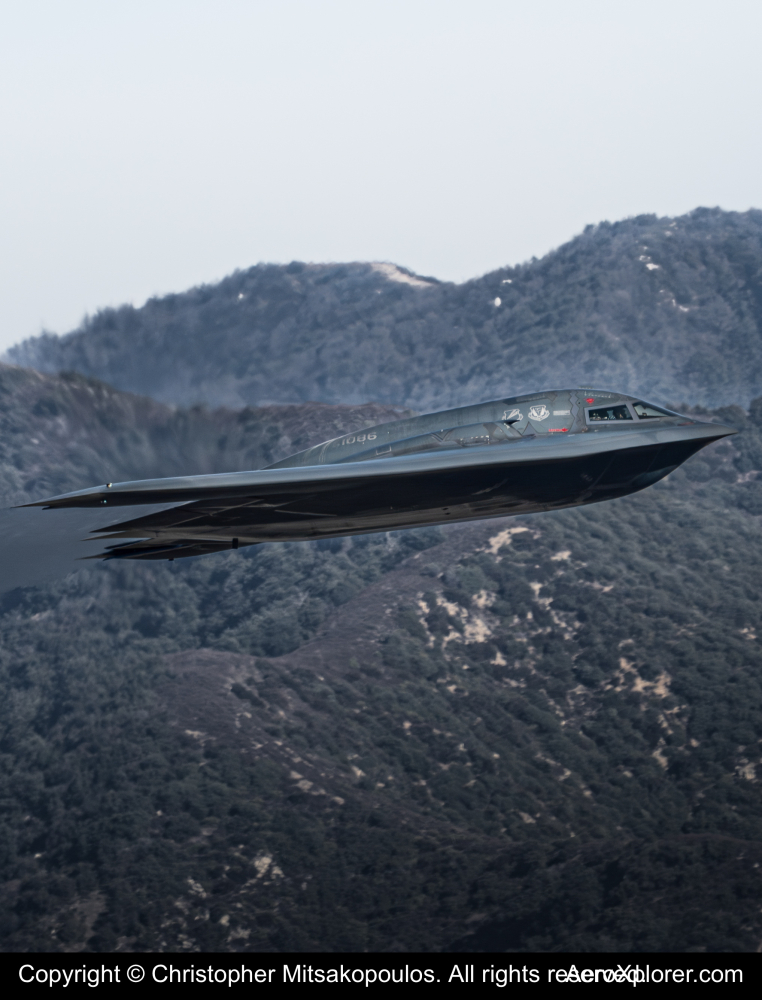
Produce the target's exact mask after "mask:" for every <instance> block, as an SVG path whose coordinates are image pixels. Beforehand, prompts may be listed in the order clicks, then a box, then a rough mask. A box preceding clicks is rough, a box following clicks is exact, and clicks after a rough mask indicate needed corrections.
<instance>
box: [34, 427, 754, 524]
mask: <svg viewBox="0 0 762 1000" xmlns="http://www.w3.org/2000/svg"><path fill="white" fill-rule="evenodd" d="M733 433H735V431H734V430H733V429H732V428H730V427H725V426H723V425H721V424H709V423H706V424H692V425H689V426H683V427H662V428H657V427H653V428H652V427H638V428H636V429H633V430H631V431H630V430H627V431H618V432H617V433H616V434H613V433H605V432H604V433H600V434H598V433H585V434H574V435H570V436H569V437H565V438H563V439H561V440H559V439H558V437H557V436H556V435H553V437H548V438H541V437H535V438H530V439H527V438H524V439H522V440H520V441H512V442H510V443H506V444H497V445H483V446H477V447H468V448H464V449H463V450H462V451H455V452H453V451H448V452H447V453H446V454H436V453H433V454H432V453H428V454H417V455H403V456H400V457H398V458H377V459H370V460H368V461H364V462H362V463H357V464H353V463H349V462H348V463H342V464H340V465H313V466H302V467H297V468H291V469H273V470H267V469H263V470H254V471H251V472H226V473H219V474H216V475H206V476H178V477H174V478H168V479H142V480H137V481H135V482H126V483H105V484H103V485H101V486H94V487H91V488H90V489H86V490H77V491H76V492H73V493H63V494H61V495H60V496H55V497H49V498H47V499H45V500H37V501H35V502H33V503H28V504H22V505H20V506H23V507H44V508H45V509H61V508H65V507H101V508H102V507H124V506H130V507H133V506H137V505H143V504H173V503H177V504H182V503H189V502H191V501H194V500H211V499H215V500H222V499H227V500H230V501H235V499H236V498H243V497H250V496H251V495H252V492H254V493H255V494H256V495H257V496H260V497H264V496H267V495H268V494H272V493H278V492H281V491H282V490H283V488H284V487H286V488H288V489H290V490H293V491H297V492H298V491H300V489H304V490H313V491H314V490H321V489H329V490H330V489H332V488H333V487H334V486H335V485H336V484H337V482H352V481H355V482H357V481H363V480H367V479H374V478H378V477H389V476H404V475H405V474H410V473H413V472H428V471H430V472H436V471H441V470H447V469H452V470H458V471H465V470H466V469H468V468H469V467H482V466H490V465H514V464H519V465H520V464H523V463H534V462H555V461H563V460H567V459H573V458H578V457H580V456H582V455H593V454H600V453H602V452H615V451H620V450H625V449H631V448H637V447H647V446H649V445H654V444H668V443H671V442H675V441H690V440H703V441H705V442H706V443H707V444H708V443H709V442H710V441H712V440H714V439H716V438H721V437H726V436H727V435H728V434H733Z"/></svg>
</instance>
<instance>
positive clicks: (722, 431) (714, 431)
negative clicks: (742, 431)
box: [706, 424, 738, 438]
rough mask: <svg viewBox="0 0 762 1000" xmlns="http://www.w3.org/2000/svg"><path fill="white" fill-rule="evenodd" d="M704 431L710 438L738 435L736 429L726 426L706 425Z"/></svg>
mask: <svg viewBox="0 0 762 1000" xmlns="http://www.w3.org/2000/svg"><path fill="white" fill-rule="evenodd" d="M706 429H707V432H708V435H711V437H712V438H724V437H730V435H731V434H737V433H738V428H736V427H729V426H728V425H727V424H707V425H706Z"/></svg>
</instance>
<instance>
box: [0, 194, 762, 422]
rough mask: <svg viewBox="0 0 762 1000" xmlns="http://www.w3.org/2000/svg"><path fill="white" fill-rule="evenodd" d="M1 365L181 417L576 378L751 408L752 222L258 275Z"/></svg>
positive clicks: (36, 343) (723, 220)
mask: <svg viewBox="0 0 762 1000" xmlns="http://www.w3.org/2000/svg"><path fill="white" fill-rule="evenodd" d="M7 357H8V358H9V359H10V360H11V361H12V362H14V363H16V364H21V365H25V366H28V367H34V368H38V369H39V370H41V371H47V372H56V371H63V370H69V369H71V370H75V371H79V372H81V373H83V374H85V375H89V376H93V377H96V378H100V379H102V380H104V381H106V382H108V383H110V384H113V385H115V386H116V387H118V388H121V389H124V390H127V391H131V392H138V393H140V394H144V395H149V396H152V397H153V398H155V399H158V400H160V401H163V402H166V403H174V404H178V405H184V406H188V405H193V404H197V403H204V404H206V405H209V406H228V407H233V408H239V407H241V406H246V405H258V406H261V405H265V404H268V403H295V402H305V401H308V400H316V401H318V402H324V403H332V404H335V403H360V402H361V401H363V400H365V399H376V400H378V401H379V402H381V403H387V404H392V403H394V404H399V405H405V406H410V407H412V408H414V409H416V410H424V409H428V410H432V409H441V408H444V407H447V406H454V405H462V404H465V403H471V402H477V401H479V400H481V399H487V398H497V397H501V396H506V395H513V394H517V393H520V392H525V391H532V390H536V389H539V388H542V387H543V386H545V385H548V384H570V383H571V384H581V385H588V384H591V383H592V384H598V385H602V386H603V385H610V386H611V387H612V388H616V389H619V390H620V391H625V392H629V393H632V394H639V395H645V396H646V397H650V398H652V399H654V400H655V401H661V402H669V401H671V402H680V401H682V400H685V399H689V400H690V401H691V402H692V403H694V404H702V405H706V406H722V405H730V404H734V403H735V404H741V405H744V406H745V405H747V404H748V401H749V400H750V399H751V398H753V397H755V396H757V395H759V393H760V391H762V211H759V210H757V209H751V210H749V211H748V212H744V213H739V212H724V211H722V210H720V209H705V208H700V209H696V210H694V211H693V212H690V213H688V214H687V215H684V216H680V217H678V218H674V219H673V218H659V217H657V216H655V215H642V216H638V217H635V218H632V219H626V220H623V221H621V222H614V223H610V222H602V223H599V224H597V225H594V226H588V227H587V228H586V229H585V230H584V231H583V232H582V233H581V234H579V235H578V236H576V237H574V238H573V239H572V240H570V241H569V242H568V243H565V244H564V245H563V246H561V247H559V248H558V249H556V250H553V251H552V252H550V253H549V254H547V255H545V256H544V257H542V258H540V259H532V260H531V261H529V262H527V263H525V264H520V265H518V266H516V267H504V268H500V269H497V270H495V271H493V272H490V273H489V274H486V275H484V276H482V277H480V278H475V279H472V280H470V281H466V282H463V283H462V284H458V285H456V284H453V283H448V282H439V281H436V279H432V278H422V277H420V276H416V275H414V274H413V272H411V271H408V270H406V269H404V268H400V267H398V266H397V265H393V264H379V263H375V264H364V263H358V262H354V263H347V264H304V263H300V262H292V263H291V264H288V265H274V264H259V265H256V266H254V267H251V268H249V269H247V270H244V271H237V272H235V273H234V274H233V275H231V276H229V277H227V278H225V279H223V280H222V281H221V282H219V283H217V284H214V285H202V286H199V287H197V288H194V289H191V290H189V291H187V292H184V293H178V294H173V295H167V296H163V297H161V298H155V299H151V300H149V301H148V302H147V303H146V304H145V305H144V306H142V307H140V308H134V307H131V306H122V307H120V308H118V309H105V310H103V311H101V312H99V313H97V314H96V315H95V316H93V317H91V318H89V319H87V320H86V321H85V322H84V323H83V325H82V326H81V327H80V328H79V329H77V330H75V331H73V332H71V333H69V334H66V335H65V336H62V337H58V336H55V335H53V334H49V333H44V334H42V335H41V336H40V337H37V338H31V339H29V340H26V341H24V342H23V343H21V344H19V345H16V346H15V347H12V348H11V349H10V350H9V351H8V354H7ZM149 358H150V363H149V362H148V359H149Z"/></svg>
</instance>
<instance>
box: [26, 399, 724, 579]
mask: <svg viewBox="0 0 762 1000" xmlns="http://www.w3.org/2000/svg"><path fill="white" fill-rule="evenodd" d="M734 433H735V431H734V430H733V429H732V428H730V427H725V426H722V425H720V424H714V423H708V422H703V421H698V420H694V419H691V418H689V417H685V416H681V415H680V414H679V413H675V412H673V411H671V410H665V409H663V408H661V407H658V406H654V405H652V404H650V403H647V402H645V401H643V400H640V399H638V398H636V397H633V396H625V395H622V394H621V393H616V392H608V391H601V390H597V389H563V390H552V391H547V392H537V393H531V394H528V395H524V396H516V397H512V398H508V399H499V400H493V401H492V402H487V403H480V404H477V405H474V406H464V407H460V408H458V409H452V410H443V411H441V412H439V413H429V414H426V415H424V416H419V417H412V418H409V419H404V420H397V421H393V422H391V423H387V424H380V425H378V426H376V427H369V428H366V429H365V430H362V431H359V432H357V433H354V434H346V435H343V436H342V437H338V438H335V439H333V440H331V441H326V442H325V443H323V444H320V445H317V446H315V447H313V448H309V449H307V450H306V451H302V452H299V454H297V455H293V456H291V457H290V458H287V459H285V460H284V461H281V462H276V463H275V464H274V465H271V466H268V467H267V468H266V469H261V470H258V471H254V472H237V473H229V474H223V475H210V476H189V477H185V478H183V477H180V478H173V479H149V480H142V481H138V482H128V483H106V484H104V485H102V486H96V487H93V488H92V489H86V490H80V491H78V492H75V493H66V494H63V495H62V496H56V497H51V498H50V499H47V500H40V501H37V502H36V503H34V504H27V505H25V506H32V507H35V506H36V507H44V508H45V509H46V510H51V509H53V510H63V509H70V508H91V509H92V508H97V509H98V510H99V512H100V513H99V514H98V516H97V517H95V516H93V522H92V523H91V524H90V525H88V530H89V531H90V539H89V540H90V541H96V542H100V544H101V546H103V543H106V545H105V548H103V547H101V548H100V550H99V551H98V552H96V553H94V554H92V555H90V556H89V557H90V558H100V559H170V560H172V559H177V558H181V557H184V556H197V555H203V554H206V553H210V552H218V551H221V550H224V549H231V548H232V549H238V548H242V547H244V546H247V545H256V544H258V543H260V542H272V541H298V540H304V539H315V538H333V537H336V536H340V535H354V534H364V533H368V532H374V531H389V530H392V529H396V528H410V527H415V526H418V525H432V524H444V523H447V522H451V521H469V520H475V519H478V518H486V517H500V516H504V515H506V514H526V513H530V512H534V511H547V510H556V509H558V508H561V507H575V506H580V505H582V504H590V503H597V502H599V501H601V500H611V499H614V498H616V497H622V496H626V495H627V494H629V493H634V492H636V491H637V490H641V489H644V488H645V487H646V486H650V485H651V484H652V483H655V482H657V481H658V480H659V479H662V478H664V476H666V475H667V474H668V473H670V472H671V471H672V470H673V469H675V468H677V466H679V465H680V464H681V463H682V462H684V461H685V460H686V459H687V458H689V457H690V456H691V455H693V454H694V453H695V452H697V451H698V450H699V449H700V448H703V447H704V446H705V445H707V444H709V443H711V442H712V441H715V440H717V439H718V438H721V437H725V436H727V435H729V434H734ZM120 507H130V508H132V510H131V511H130V512H129V513H130V515H131V516H129V517H127V519H123V518H124V515H122V519H121V520H120V517H119V510H118V508H120ZM136 507H138V508H139V507H144V508H145V507H148V508H150V509H149V510H147V511H145V510H144V511H143V512H141V511H139V510H138V511H137V515H138V516H134V514H135V513H136V512H135V508H136ZM81 513H83V512H81ZM91 513H92V514H93V515H95V511H94V510H92V511H91ZM96 522H97V523H96ZM39 527H40V531H41V532H44V528H45V526H44V524H42V523H41V524H40V526H39ZM91 551H92V550H91Z"/></svg>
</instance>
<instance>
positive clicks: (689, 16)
mask: <svg viewBox="0 0 762 1000" xmlns="http://www.w3.org/2000/svg"><path fill="white" fill-rule="evenodd" d="M761 41H762V5H761V4H759V3H758V2H745V0H723V2H722V3H720V2H719V0H712V2H702V0H690V2H682V0H656V2H654V0H637V2H630V0H531V2H527V0H502V2H493V0H457V2H448V0H383V2H379V0H265V2H262V0H213V2H212V0H197V2H194V0H182V2H180V0H150V2H143V0H122V2H119V0H111V2H104V0H97V2H88V0H66V2H64V3H62V2H61V0H54V2H39V0H24V2H23V3H12V2H10V0H5V2H3V3H2V5H1V6H0V88H1V93H2V101H1V104H0V129H1V132H0V164H2V174H1V176H2V184H1V185H0V205H1V206H2V209H1V212H2V215H1V216H0V254H1V258H0V265H1V267H2V282H3V287H2V297H1V298H0V348H2V347H5V346H7V345H9V344H11V343H13V342H14V341H17V340H19V339H22V338H23V337H25V336H28V335H30V334H35V333H38V332H39V331H40V329H41V328H42V327H43V326H44V327H45V328H47V329H50V330H55V331H57V332H64V331H66V330H68V329H71V328H72V327H74V326H75V325H77V323H78V322H79V321H80V319H81V318H82V316H83V314H84V313H85V312H94V311H95V310H97V309H98V308H100V307H102V306H105V305H117V304H119V303H122V302H134V303H136V304H140V303H142V302H143V301H144V300H145V299H146V298H147V297H148V296H150V295H153V294H157V293H164V292H169V291H179V290H182V289H184V288H187V287H189V286H191V285H193V284H198V283H200V282H204V281H214V280H216V279H218V278H221V277H222V276H223V275H225V274H227V273H229V272H230V271H232V270H234V269H235V268H244V267H248V266H249V265H251V264H255V263H257V262H259V261H290V260H294V259H298V260H311V261H327V260H356V259H362V260H392V261H395V262H397V263H399V264H403V265H406V266H408V267H410V268H412V269H414V270H416V271H418V272H420V273H423V274H433V275H436V276H438V277H440V278H446V279H451V280H456V281H458V280H462V279H464V278H468V277H472V276H474V275H477V274H480V273H483V272H484V271H487V270H490V269H492V268H495V267H498V266H500V265H503V264H513V263H517V262H519V261H521V260H525V259H527V258H528V257H531V256H533V255H534V256H540V255H541V254H543V253H545V252H546V251H547V250H549V249H550V248H552V247H554V246H557V245H558V244H560V243H563V242H564V241H566V240H567V239H569V238H570V237H571V236H573V235H574V234H575V233H577V232H579V231H580V230H581V229H582V228H583V226H584V225H586V224H587V223H589V222H597V221H599V220H601V219H612V220H613V219H618V218H622V217H625V216H628V215H635V214H639V213H642V212H657V213H659V214H665V215H666V214H669V215H675V214H679V213H682V212H686V211H689V210H690V209H692V208H694V207H696V206H697V205H710V206H713V205H720V206H721V207H723V208H726V209H738V210H745V209H747V208H749V207H752V206H753V207H759V206H762V162H760V161H761V160H762V156H761V155H760V154H761V152H762V130H761V129H760V124H761V121H760V117H761V116H760V112H761V110H762V59H760V57H759V51H760V42H761Z"/></svg>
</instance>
